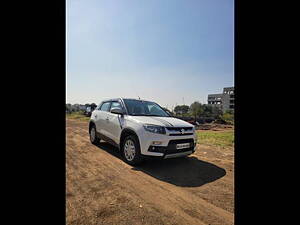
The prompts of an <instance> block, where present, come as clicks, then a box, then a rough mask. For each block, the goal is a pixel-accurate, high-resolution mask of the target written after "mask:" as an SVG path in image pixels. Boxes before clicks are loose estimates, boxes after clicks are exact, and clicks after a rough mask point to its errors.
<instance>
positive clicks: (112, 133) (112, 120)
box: [107, 101, 124, 144]
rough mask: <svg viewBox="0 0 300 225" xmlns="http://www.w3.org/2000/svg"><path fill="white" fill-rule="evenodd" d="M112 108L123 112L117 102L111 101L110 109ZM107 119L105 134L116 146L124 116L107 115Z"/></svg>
mask: <svg viewBox="0 0 300 225" xmlns="http://www.w3.org/2000/svg"><path fill="white" fill-rule="evenodd" d="M112 108H120V109H121V110H122V111H124V109H123V107H122V105H121V103H120V102H118V101H112V103H111V106H110V109H112ZM107 118H108V120H107V132H108V135H109V136H108V137H109V138H111V139H112V140H113V141H114V142H116V143H117V144H119V139H120V135H121V132H122V123H123V120H124V116H121V115H119V114H114V113H109V114H107Z"/></svg>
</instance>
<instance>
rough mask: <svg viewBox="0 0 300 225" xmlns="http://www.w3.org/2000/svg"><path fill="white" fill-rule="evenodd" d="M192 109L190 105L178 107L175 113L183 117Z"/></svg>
mask: <svg viewBox="0 0 300 225" xmlns="http://www.w3.org/2000/svg"><path fill="white" fill-rule="evenodd" d="M189 109H190V107H189V106H188V105H177V106H176V107H175V108H174V112H175V113H176V115H179V114H180V115H183V114H187V113H188V112H189Z"/></svg>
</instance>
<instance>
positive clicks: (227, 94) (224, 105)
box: [207, 87, 234, 112]
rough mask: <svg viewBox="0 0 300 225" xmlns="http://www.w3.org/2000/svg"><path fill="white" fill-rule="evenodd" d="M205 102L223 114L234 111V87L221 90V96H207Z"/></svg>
mask: <svg viewBox="0 0 300 225" xmlns="http://www.w3.org/2000/svg"><path fill="white" fill-rule="evenodd" d="M207 102H208V104H209V105H213V106H215V107H219V108H220V109H221V110H222V111H223V112H226V111H227V110H234V87H226V88H223V93H222V94H210V95H208V98H207Z"/></svg>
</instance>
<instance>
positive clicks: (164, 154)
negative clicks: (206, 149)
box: [140, 132, 197, 159]
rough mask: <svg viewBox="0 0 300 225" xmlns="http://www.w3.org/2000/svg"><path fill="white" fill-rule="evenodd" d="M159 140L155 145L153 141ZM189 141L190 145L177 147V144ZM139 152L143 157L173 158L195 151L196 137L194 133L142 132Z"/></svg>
mask: <svg viewBox="0 0 300 225" xmlns="http://www.w3.org/2000/svg"><path fill="white" fill-rule="evenodd" d="M142 140H143V141H142ZM157 141H158V142H161V144H160V145H155V144H153V142H157ZM183 143H190V147H188V148H183V149H177V148H176V146H177V144H183ZM140 144H141V145H140V146H141V154H142V156H144V157H145V158H162V159H167V158H175V157H184V156H186V155H190V154H192V153H194V152H195V150H196V145H197V139H196V134H195V133H193V134H192V135H183V136H169V135H162V134H153V133H149V132H143V134H142V137H141V140H140Z"/></svg>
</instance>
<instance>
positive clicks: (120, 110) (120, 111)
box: [110, 108, 124, 115]
mask: <svg viewBox="0 0 300 225" xmlns="http://www.w3.org/2000/svg"><path fill="white" fill-rule="evenodd" d="M110 112H111V113H114V114H120V115H123V114H124V113H123V110H122V109H120V108H112V109H110Z"/></svg>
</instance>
